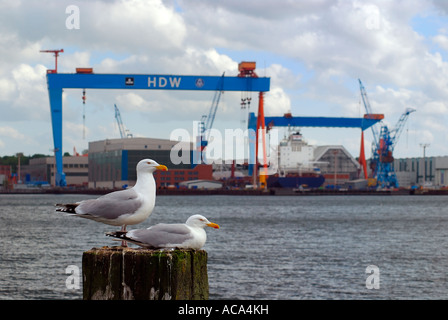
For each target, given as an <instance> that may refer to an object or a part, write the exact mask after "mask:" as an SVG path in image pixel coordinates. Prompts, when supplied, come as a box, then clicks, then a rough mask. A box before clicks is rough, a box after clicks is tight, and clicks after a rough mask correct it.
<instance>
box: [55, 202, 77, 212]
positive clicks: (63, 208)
mask: <svg viewBox="0 0 448 320" xmlns="http://www.w3.org/2000/svg"><path fill="white" fill-rule="evenodd" d="M55 206H56V207H58V208H56V211H59V212H65V213H76V211H75V209H76V207H77V206H78V204H77V203H66V204H63V203H57V204H55Z"/></svg>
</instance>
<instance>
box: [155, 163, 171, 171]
mask: <svg viewBox="0 0 448 320" xmlns="http://www.w3.org/2000/svg"><path fill="white" fill-rule="evenodd" d="M156 169H157V170H162V171H168V168H167V167H166V166H164V165H163V164H160V165H158V166H157V167H156Z"/></svg>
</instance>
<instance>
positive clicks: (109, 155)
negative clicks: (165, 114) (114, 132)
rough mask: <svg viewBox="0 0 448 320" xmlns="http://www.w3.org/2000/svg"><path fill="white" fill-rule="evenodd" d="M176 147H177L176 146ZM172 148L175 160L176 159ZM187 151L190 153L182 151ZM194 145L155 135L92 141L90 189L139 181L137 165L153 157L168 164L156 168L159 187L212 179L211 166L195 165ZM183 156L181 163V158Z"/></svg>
mask: <svg viewBox="0 0 448 320" xmlns="http://www.w3.org/2000/svg"><path fill="white" fill-rule="evenodd" d="M173 148H174V149H173ZM172 150H178V151H179V154H178V152H177V151H176V154H175V157H174V158H175V160H176V161H175V162H176V163H173V162H172V158H173V157H172ZM181 152H187V153H188V154H180V153H181ZM193 152H194V150H193V146H192V144H185V143H183V145H182V143H181V145H180V144H179V142H177V141H171V140H166V139H152V138H124V139H107V140H100V141H94V142H90V143H89V179H88V186H89V188H108V189H110V188H123V187H126V186H133V185H134V184H135V182H136V180H137V174H136V170H135V167H136V166H137V163H138V162H139V161H140V160H142V159H153V160H155V161H157V162H158V163H160V164H163V165H165V166H167V167H168V171H156V172H155V173H154V177H155V179H156V184H157V187H158V188H161V187H170V186H178V185H179V183H181V182H183V181H189V180H211V179H212V166H211V165H204V164H199V165H193V164H191V163H192V162H193V161H192V160H193V156H194V155H193ZM180 159H183V160H184V161H182V162H181V163H177V162H178V161H177V160H180Z"/></svg>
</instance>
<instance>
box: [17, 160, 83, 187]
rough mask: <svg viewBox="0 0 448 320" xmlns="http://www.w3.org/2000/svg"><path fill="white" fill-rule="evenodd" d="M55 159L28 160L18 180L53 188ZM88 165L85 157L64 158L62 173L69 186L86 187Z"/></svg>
mask: <svg viewBox="0 0 448 320" xmlns="http://www.w3.org/2000/svg"><path fill="white" fill-rule="evenodd" d="M55 163H56V161H55V158H54V157H45V158H36V159H30V162H29V164H28V165H22V168H21V177H20V180H21V181H23V182H24V183H27V184H36V185H42V184H49V185H51V186H55V172H56V168H55ZM88 172H89V164H88V159H87V157H86V156H68V157H67V156H66V157H64V173H65V177H66V180H67V185H69V186H84V187H85V186H87V183H88Z"/></svg>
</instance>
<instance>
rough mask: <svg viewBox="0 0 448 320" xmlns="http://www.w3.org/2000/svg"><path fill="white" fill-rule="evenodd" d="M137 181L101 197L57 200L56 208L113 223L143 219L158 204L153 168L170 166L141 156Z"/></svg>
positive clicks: (124, 228) (130, 223)
mask: <svg viewBox="0 0 448 320" xmlns="http://www.w3.org/2000/svg"><path fill="white" fill-rule="evenodd" d="M136 169H137V181H136V183H135V186H134V187H132V188H130V189H126V190H120V191H115V192H111V193H108V194H106V195H104V196H101V197H99V198H97V199H89V200H83V201H80V202H76V203H68V204H56V206H57V207H59V208H57V209H56V211H60V212H66V213H71V214H74V215H75V216H76V217H81V218H86V219H91V220H95V221H98V222H102V223H105V224H109V225H113V226H122V228H121V230H122V231H126V226H127V225H134V224H138V223H141V222H142V221H144V220H145V219H146V218H148V217H149V216H150V215H151V213H152V211H153V209H154V206H155V201H156V183H155V180H154V177H153V172H154V171H156V170H163V171H166V170H168V169H167V167H166V166H164V165H160V164H158V163H157V162H156V161H154V160H151V159H144V160H141V161H140V162H139V163H138V164H137V168H136Z"/></svg>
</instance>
